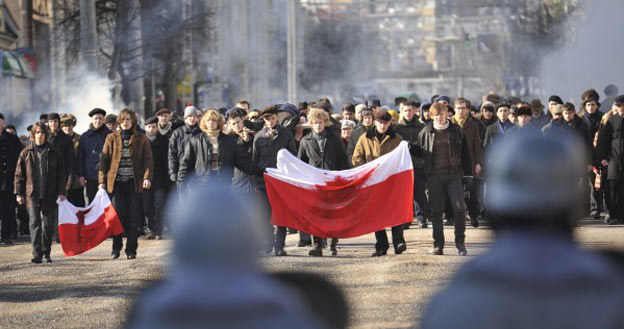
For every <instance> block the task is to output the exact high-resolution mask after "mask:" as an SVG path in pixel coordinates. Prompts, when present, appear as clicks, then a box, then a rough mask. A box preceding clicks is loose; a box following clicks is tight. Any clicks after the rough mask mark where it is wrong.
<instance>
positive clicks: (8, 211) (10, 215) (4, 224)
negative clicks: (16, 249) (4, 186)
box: [0, 191, 17, 240]
mask: <svg viewBox="0 0 624 329" xmlns="http://www.w3.org/2000/svg"><path fill="white" fill-rule="evenodd" d="M16 204H17V202H16V201H15V194H13V193H12V192H8V191H0V239H2V240H11V236H12V235H13V233H15V232H17V222H16V220H15V205H16Z"/></svg>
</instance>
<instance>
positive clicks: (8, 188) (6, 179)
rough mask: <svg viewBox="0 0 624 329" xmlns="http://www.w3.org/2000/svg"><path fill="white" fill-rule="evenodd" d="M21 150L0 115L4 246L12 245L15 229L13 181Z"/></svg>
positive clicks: (0, 235) (0, 236)
mask: <svg viewBox="0 0 624 329" xmlns="http://www.w3.org/2000/svg"><path fill="white" fill-rule="evenodd" d="M22 148H23V146H22V143H21V142H20V140H19V138H17V136H15V135H13V134H10V133H8V132H7V130H6V129H5V125H4V115H2V113H0V225H1V228H0V242H2V243H4V244H6V245H11V244H13V242H12V241H11V233H12V232H11V231H12V230H15V229H16V228H17V224H16V221H15V196H14V194H13V188H14V186H13V179H14V177H15V166H16V165H17V159H18V158H19V154H20V152H21V151H22Z"/></svg>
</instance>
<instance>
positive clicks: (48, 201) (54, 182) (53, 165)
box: [14, 143, 67, 207]
mask: <svg viewBox="0 0 624 329" xmlns="http://www.w3.org/2000/svg"><path fill="white" fill-rule="evenodd" d="M36 152H37V150H36V149H35V147H34V146H33V144H30V145H28V146H26V147H25V148H24V149H23V150H22V152H21V153H20V155H19V158H18V159H17V167H16V168H15V181H14V184H15V190H14V193H15V195H19V196H22V197H24V198H25V199H26V205H27V206H28V207H31V206H32V205H33V201H38V200H36V199H39V197H38V196H37V195H36V194H37V193H36V192H38V191H40V189H41V188H45V191H44V194H43V196H44V197H43V204H42V206H50V207H53V206H54V204H55V202H56V198H58V196H59V195H65V192H66V191H65V184H66V181H67V177H66V176H65V166H64V164H63V155H62V154H61V152H60V151H58V150H57V149H56V148H54V147H53V146H52V145H51V144H50V143H48V150H47V151H45V152H44V153H45V154H47V168H46V169H44V170H43V176H42V177H41V179H40V180H39V181H37V178H36V177H37V172H36V171H37V170H38V167H37V165H36V161H35V159H36V157H37V153H36ZM42 158H44V159H45V157H42ZM44 159H42V161H46V160H44ZM41 185H44V186H41ZM33 193H35V194H34V195H33Z"/></svg>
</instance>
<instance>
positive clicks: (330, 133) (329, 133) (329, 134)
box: [303, 127, 335, 139]
mask: <svg viewBox="0 0 624 329" xmlns="http://www.w3.org/2000/svg"><path fill="white" fill-rule="evenodd" d="M324 131H325V133H326V135H325V138H327V139H329V138H331V137H332V136H334V135H335V133H334V131H333V130H332V129H330V127H325V130H324ZM313 134H314V132H313V131H311V130H310V132H309V133H307V134H306V135H305V136H303V138H304V139H314V135H313Z"/></svg>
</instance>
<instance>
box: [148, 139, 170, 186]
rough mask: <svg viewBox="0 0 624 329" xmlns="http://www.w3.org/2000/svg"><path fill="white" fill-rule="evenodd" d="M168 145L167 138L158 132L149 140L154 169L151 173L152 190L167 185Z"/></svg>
mask: <svg viewBox="0 0 624 329" xmlns="http://www.w3.org/2000/svg"><path fill="white" fill-rule="evenodd" d="M146 136H147V135H146ZM148 140H149V138H148ZM168 146H169V140H168V139H167V137H165V136H163V135H161V134H159V133H156V138H154V140H153V141H152V140H150V149H151V150H152V162H153V170H154V172H153V175H152V188H151V189H152V190H158V189H162V188H166V187H167V186H169V169H168V167H167V165H168V161H167V153H168V152H169V147H168Z"/></svg>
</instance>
